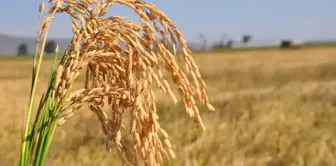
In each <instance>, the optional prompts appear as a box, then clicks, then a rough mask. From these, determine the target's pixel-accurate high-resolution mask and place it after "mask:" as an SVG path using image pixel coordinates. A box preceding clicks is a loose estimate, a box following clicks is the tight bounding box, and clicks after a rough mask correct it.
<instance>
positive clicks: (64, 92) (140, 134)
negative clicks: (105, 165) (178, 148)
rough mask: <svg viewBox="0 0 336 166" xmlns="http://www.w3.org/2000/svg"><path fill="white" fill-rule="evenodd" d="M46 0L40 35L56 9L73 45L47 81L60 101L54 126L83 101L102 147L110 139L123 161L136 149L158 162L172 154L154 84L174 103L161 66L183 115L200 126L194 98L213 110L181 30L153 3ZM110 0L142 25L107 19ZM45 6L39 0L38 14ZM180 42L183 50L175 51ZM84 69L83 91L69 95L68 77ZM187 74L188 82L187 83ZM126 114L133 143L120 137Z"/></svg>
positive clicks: (131, 159)
mask: <svg viewBox="0 0 336 166" xmlns="http://www.w3.org/2000/svg"><path fill="white" fill-rule="evenodd" d="M49 2H50V8H49V9H48V11H47V12H46V15H44V17H43V19H44V23H41V27H40V31H39V37H41V36H42V34H43V33H44V35H45V36H46V35H47V32H48V30H49V26H50V23H51V21H52V20H53V19H54V18H55V15H56V14H57V13H65V14H67V15H68V16H69V17H70V19H71V22H72V32H73V37H72V40H71V43H70V44H69V46H68V48H67V50H66V51H65V53H64V56H63V57H62V60H61V62H60V63H59V65H58V67H57V69H56V70H55V72H54V79H53V80H52V82H53V83H52V88H51V97H52V99H53V101H54V103H57V104H55V105H57V106H58V107H57V109H56V111H55V113H54V114H55V115H56V117H57V118H58V121H57V124H58V125H62V124H64V123H65V122H66V120H67V119H68V118H70V117H71V116H72V115H73V114H74V112H75V111H76V110H78V109H80V108H81V107H82V105H83V104H84V103H87V104H88V106H89V108H90V109H91V111H93V112H94V113H95V114H96V116H97V117H98V119H99V121H100V123H101V125H102V130H103V132H104V133H105V135H106V136H107V142H106V147H107V150H108V151H110V150H111V148H110V145H111V143H115V145H116V147H117V152H118V155H119V156H120V158H121V160H122V162H123V163H125V164H126V163H131V164H134V165H137V163H138V162H137V157H136V156H137V154H140V155H141V156H142V159H143V160H144V162H145V164H146V165H157V164H160V163H161V162H162V161H163V157H165V158H166V159H171V158H174V157H175V154H174V151H173V150H172V148H171V147H172V146H171V143H170V141H169V140H168V134H167V133H166V132H165V130H164V129H162V128H161V127H160V124H159V122H158V115H157V113H156V111H157V110H156V105H155V94H154V92H153V89H152V86H153V84H156V85H157V86H158V87H159V88H160V89H161V90H162V91H164V92H165V93H166V94H168V95H170V96H171V98H172V99H173V101H174V102H175V103H176V102H177V99H176V97H175V95H174V94H173V92H172V91H171V88H170V85H169V83H168V82H167V80H166V79H165V78H164V75H163V71H162V70H163V68H164V69H166V71H167V72H168V73H169V74H170V75H171V77H172V80H173V82H174V83H175V84H176V85H177V89H178V92H179V95H180V97H181V100H182V103H183V104H184V106H185V111H186V113H187V114H188V115H189V116H191V117H193V118H194V121H195V123H196V126H197V127H198V126H201V127H202V128H203V129H205V127H204V125H203V123H202V119H201V117H200V115H199V111H198V108H197V106H196V102H195V97H198V99H199V101H200V102H201V103H202V104H203V105H204V106H206V107H207V108H208V109H209V110H211V111H214V110H215V109H214V107H213V106H212V105H211V104H210V103H209V100H208V97H207V93H206V84H205V82H204V81H203V79H202V78H201V75H200V72H199V70H198V67H197V66H196V64H195V62H194V60H193V58H192V57H191V55H190V54H191V51H190V50H189V49H188V47H187V45H186V41H185V40H184V39H183V37H182V34H181V33H180V32H179V31H178V30H177V29H176V26H175V25H174V23H173V22H172V21H171V20H170V19H169V18H167V17H166V16H165V14H164V13H163V12H162V11H160V10H158V9H157V7H156V6H155V5H153V4H151V3H146V2H144V1H130V0H105V1H104V0H102V2H98V1H97V0H79V1H76V0H64V1H63V0H51V1H49ZM114 4H120V5H124V6H127V7H129V8H131V9H133V10H134V11H135V12H136V13H137V15H139V17H140V23H139V24H135V23H133V22H131V21H126V20H125V19H124V18H122V17H119V16H113V17H104V16H105V15H106V13H107V12H108V9H109V7H110V6H112V5H114ZM43 8H44V5H41V6H40V12H41V13H42V11H43ZM48 14H49V15H48ZM47 15H48V16H47ZM151 24H152V25H151ZM152 27H154V29H153V28H152ZM156 33H157V34H159V35H160V36H161V37H162V39H163V40H160V39H159V35H156ZM161 41H162V42H161ZM169 43H170V44H169ZM178 45H179V47H180V51H177V46H178ZM42 49H43V48H42ZM176 55H178V56H176ZM83 69H84V70H86V72H85V78H86V79H85V85H84V88H83V89H79V90H75V91H72V92H70V90H71V89H72V88H71V87H72V83H73V81H74V80H75V79H76V78H77V77H78V76H79V74H80V71H81V70H83ZM188 74H189V75H190V76H191V78H192V79H193V82H191V81H189V80H188V77H187V75H188ZM104 106H108V107H110V111H109V112H105V111H104V110H103V107H104ZM127 111H129V112H130V116H131V117H130V122H129V123H130V129H129V132H130V134H131V135H132V138H133V141H134V142H133V144H132V146H131V147H130V146H129V145H126V143H125V140H124V139H123V138H122V135H121V133H122V131H124V130H125V127H124V125H123V123H122V118H123V115H124V113H125V112H127ZM159 136H160V137H159ZM161 137H163V138H161ZM162 139H163V142H164V144H162V142H161V140H162Z"/></svg>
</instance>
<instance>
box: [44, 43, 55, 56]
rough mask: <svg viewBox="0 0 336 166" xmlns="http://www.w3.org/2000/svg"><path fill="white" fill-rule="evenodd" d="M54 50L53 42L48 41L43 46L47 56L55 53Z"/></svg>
mask: <svg viewBox="0 0 336 166" xmlns="http://www.w3.org/2000/svg"><path fill="white" fill-rule="evenodd" d="M55 49H56V42H55V41H54V40H50V41H48V42H47V43H46V45H45V51H46V53H48V54H52V53H54V52H55Z"/></svg>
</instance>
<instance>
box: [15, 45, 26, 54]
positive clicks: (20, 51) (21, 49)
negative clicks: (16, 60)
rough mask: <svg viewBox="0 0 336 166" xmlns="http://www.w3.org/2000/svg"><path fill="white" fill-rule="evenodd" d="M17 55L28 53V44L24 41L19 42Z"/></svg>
mask: <svg viewBox="0 0 336 166" xmlns="http://www.w3.org/2000/svg"><path fill="white" fill-rule="evenodd" d="M17 55H18V56H25V55H28V46H27V44H26V43H21V44H20V45H19V47H18V50H17Z"/></svg>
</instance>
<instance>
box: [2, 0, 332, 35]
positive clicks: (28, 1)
mask: <svg viewBox="0 0 336 166" xmlns="http://www.w3.org/2000/svg"><path fill="white" fill-rule="evenodd" d="M44 1H45V2H47V0H44ZM40 2H41V0H9V1H4V2H2V3H1V5H0V23H1V24H0V33H8V34H15V35H24V36H35V34H36V27H37V16H38V12H37V9H38V6H39V3H40ZM147 2H152V3H154V4H156V6H157V7H159V9H161V10H162V11H163V12H165V13H166V15H167V16H168V17H169V18H170V19H171V20H173V22H174V23H175V24H176V25H177V27H178V29H179V30H180V31H181V32H182V34H183V35H184V37H185V38H186V39H187V40H189V41H190V40H191V41H198V40H199V38H198V37H199V34H200V33H204V35H205V36H206V37H207V38H208V40H210V41H216V40H219V39H220V38H221V36H222V34H223V33H226V34H227V35H228V36H229V37H231V38H233V39H235V40H239V39H240V36H241V35H242V34H245V33H248V34H251V35H253V36H254V39H256V40H276V39H283V38H292V39H295V40H305V39H308V40H309V39H336V10H335V7H336V1H335V0H318V1H317V0H254V1H252V0H245V1H243V0H231V1H229V0H204V1H200V0H196V1H195V0H193V1H192V0H180V1H179V0H148V1H147ZM110 14H112V15H120V16H126V17H127V18H129V19H131V20H134V19H135V18H136V17H135V15H134V13H133V11H131V10H129V9H127V8H125V7H120V6H116V7H113V8H111V12H110ZM70 35H71V29H70V24H69V20H68V18H67V17H65V16H61V15H59V16H57V18H56V20H55V21H54V23H53V24H52V29H51V33H50V37H61V38H63V37H70Z"/></svg>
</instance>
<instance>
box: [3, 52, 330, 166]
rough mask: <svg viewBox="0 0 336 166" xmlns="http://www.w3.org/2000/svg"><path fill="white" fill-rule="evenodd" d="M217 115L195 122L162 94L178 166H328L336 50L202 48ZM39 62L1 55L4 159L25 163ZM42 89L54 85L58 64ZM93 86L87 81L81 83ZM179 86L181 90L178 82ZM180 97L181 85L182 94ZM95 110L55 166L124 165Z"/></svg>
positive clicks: (69, 131) (65, 139) (76, 124)
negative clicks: (26, 120) (200, 125)
mask: <svg viewBox="0 0 336 166" xmlns="http://www.w3.org/2000/svg"><path fill="white" fill-rule="evenodd" d="M194 58H195V61H196V63H197V65H198V66H199V68H200V71H201V74H202V76H203V78H204V80H205V82H206V83H207V90H208V94H209V99H210V102H211V103H212V104H213V105H214V106H215V108H216V112H209V111H207V110H206V109H203V108H202V107H200V108H202V109H200V113H201V116H202V117H203V120H204V124H205V126H206V128H207V130H206V131H202V130H200V129H197V128H196V127H195V124H194V122H193V119H190V118H189V116H187V114H186V113H185V112H184V109H183V107H182V105H181V104H177V105H173V104H172V103H173V101H172V100H171V98H170V97H169V96H168V95H165V94H164V93H163V92H161V91H159V90H157V91H156V93H157V103H158V112H159V113H158V114H159V117H160V119H159V122H160V124H161V125H162V127H163V128H165V129H166V131H167V132H168V133H169V134H170V140H171V142H172V144H173V149H174V150H175V152H176V156H177V158H176V159H175V160H172V161H169V162H168V161H167V162H165V165H167V166H168V165H174V166H175V165H176V166H180V165H181V166H182V165H183V166H202V165H207V166H217V165H218V166H226V165H227V166H285V165H286V166H294V165H298V166H299V165H306V166H316V165H319V166H323V165H326V166H327V165H328V166H329V165H334V164H335V163H336V139H335V138H336V48H331V47H330V48H309V49H295V50H276V49H274V50H260V51H258V50H254V51H244V52H239V51H237V52H227V53H220V52H216V53H211V52H208V53H200V54H194ZM32 62H33V59H29V58H2V59H0V92H1V93H0V109H1V118H0V131H1V132H0V147H1V150H0V165H3V166H7V165H8V166H12V165H18V157H19V154H20V153H19V151H20V136H21V127H22V126H21V125H22V121H23V111H24V104H23V103H27V104H28V101H29V96H28V95H29V90H30V86H31V81H30V80H31V67H32ZM43 63H44V64H43V68H42V73H41V77H42V78H41V80H40V82H39V84H40V85H42V86H38V87H39V89H38V90H37V92H38V95H39V96H40V95H41V94H42V92H44V91H45V90H46V86H47V81H48V78H49V70H50V65H51V64H52V60H48V59H47V60H45V61H44V62H43ZM82 86H83V78H79V81H78V82H76V84H75V87H76V88H79V87H82ZM172 89H173V90H176V88H175V87H174V88H172ZM174 93H175V91H174ZM105 138H106V136H104V134H103V132H102V130H101V125H100V123H99V121H98V120H97V117H96V115H95V114H94V113H92V112H91V111H90V110H89V109H88V108H87V107H83V108H82V109H81V110H79V111H78V113H76V114H75V115H74V116H73V117H72V118H70V119H69V120H68V121H67V123H66V124H65V125H63V126H61V127H59V128H58V129H57V130H56V135H55V138H54V140H53V142H52V145H51V149H50V154H49V155H48V159H47V165H49V166H56V165H57V166H58V165H66V166H75V165H76V166H77V165H78V166H79V165H80V166H86V165H87V166H105V165H106V166H107V165H120V161H119V158H118V156H117V154H116V152H115V150H114V149H113V150H112V152H111V153H108V152H107V151H106V150H105V144H104V141H105Z"/></svg>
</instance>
